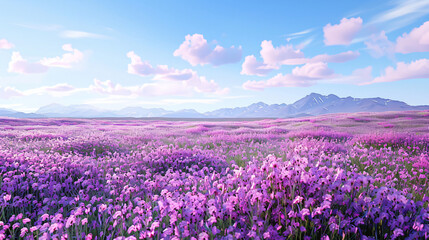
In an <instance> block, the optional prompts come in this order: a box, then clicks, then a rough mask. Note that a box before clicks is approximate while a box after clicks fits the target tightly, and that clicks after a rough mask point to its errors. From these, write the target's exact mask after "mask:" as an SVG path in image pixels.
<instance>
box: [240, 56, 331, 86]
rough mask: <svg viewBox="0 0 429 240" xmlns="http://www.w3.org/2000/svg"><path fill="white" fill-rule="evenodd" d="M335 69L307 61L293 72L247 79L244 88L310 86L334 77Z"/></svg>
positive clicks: (324, 64) (320, 63)
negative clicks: (263, 79) (266, 77)
mask: <svg viewBox="0 0 429 240" xmlns="http://www.w3.org/2000/svg"><path fill="white" fill-rule="evenodd" d="M334 77H335V74H334V71H333V70H332V69H330V68H328V65H327V64H326V63H322V62H319V63H307V64H305V65H304V66H302V67H295V68H294V69H293V70H292V73H290V74H286V75H283V74H281V73H279V74H277V75H276V76H274V77H272V78H270V79H268V80H266V81H247V82H245V83H244V84H243V88H244V89H248V90H263V89H265V88H272V87H308V86H311V85H314V84H316V83H317V80H321V79H330V78H334Z"/></svg>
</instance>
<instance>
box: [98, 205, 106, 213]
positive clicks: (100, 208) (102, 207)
mask: <svg viewBox="0 0 429 240" xmlns="http://www.w3.org/2000/svg"><path fill="white" fill-rule="evenodd" d="M106 209H107V205H106V204H100V206H99V207H98V211H100V212H104V211H105V210H106Z"/></svg>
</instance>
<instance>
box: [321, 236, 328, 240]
mask: <svg viewBox="0 0 429 240" xmlns="http://www.w3.org/2000/svg"><path fill="white" fill-rule="evenodd" d="M329 239H330V238H329V236H328V235H325V236H323V237H322V238H321V239H320V240H329Z"/></svg>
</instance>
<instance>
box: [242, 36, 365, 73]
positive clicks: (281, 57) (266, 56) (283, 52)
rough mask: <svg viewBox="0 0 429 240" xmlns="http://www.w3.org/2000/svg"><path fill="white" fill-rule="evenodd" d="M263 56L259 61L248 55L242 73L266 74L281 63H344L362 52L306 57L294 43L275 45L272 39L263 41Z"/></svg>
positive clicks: (277, 67)
mask: <svg viewBox="0 0 429 240" xmlns="http://www.w3.org/2000/svg"><path fill="white" fill-rule="evenodd" d="M260 53H261V57H262V59H263V62H259V61H258V60H257V59H256V57H255V56H254V55H250V56H247V57H246V58H245V59H244V63H243V64H242V70H241V74H242V75H258V76H265V75H267V74H268V73H270V72H271V71H272V70H274V69H279V68H280V66H281V65H302V64H307V63H318V62H325V63H331V62H332V63H342V62H347V61H351V60H353V59H356V58H357V57H358V56H359V55H360V54H359V52H357V51H347V52H342V53H339V54H334V55H328V54H320V55H316V56H314V57H312V58H306V57H304V53H303V52H301V50H299V49H295V48H294V47H293V46H292V45H286V46H279V47H274V46H273V45H272V42H271V41H267V40H264V41H263V42H262V43H261V51H260Z"/></svg>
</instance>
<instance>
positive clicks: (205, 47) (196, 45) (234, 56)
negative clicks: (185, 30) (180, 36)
mask: <svg viewBox="0 0 429 240" xmlns="http://www.w3.org/2000/svg"><path fill="white" fill-rule="evenodd" d="M241 52H242V51H241V46H240V47H238V48H236V47H234V46H231V47H230V48H224V47H222V46H219V45H217V46H216V47H215V48H214V49H212V47H211V46H210V45H209V44H208V43H207V40H206V39H204V36H203V35H201V34H194V35H187V36H186V37H185V41H184V42H183V43H182V44H181V45H180V47H179V48H178V49H176V50H175V51H174V56H176V57H181V58H182V59H184V60H186V61H187V62H189V63H190V64H191V65H192V66H196V65H198V64H199V65H205V64H212V65H214V66H219V65H223V64H228V63H236V62H238V61H240V60H241V56H242V53H241Z"/></svg>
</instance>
